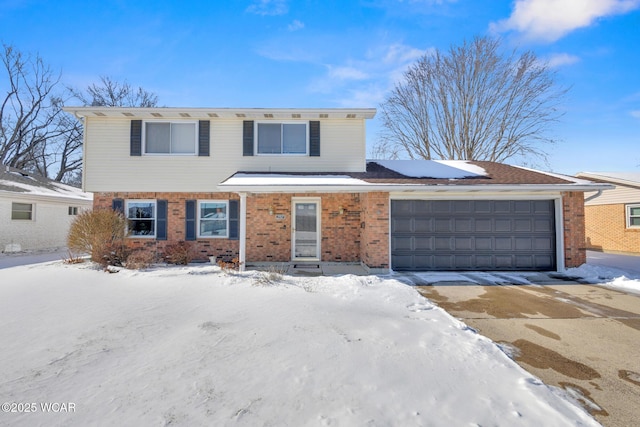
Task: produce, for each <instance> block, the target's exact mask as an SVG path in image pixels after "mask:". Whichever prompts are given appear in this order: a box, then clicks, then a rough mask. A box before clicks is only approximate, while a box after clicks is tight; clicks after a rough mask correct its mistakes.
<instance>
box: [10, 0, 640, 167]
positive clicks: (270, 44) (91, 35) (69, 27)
mask: <svg viewBox="0 0 640 427" xmlns="http://www.w3.org/2000/svg"><path fill="white" fill-rule="evenodd" d="M486 34H491V35H496V36H500V37H502V38H503V41H504V44H505V46H506V47H508V48H518V49H527V50H532V51H534V52H535V53H536V54H537V55H538V57H539V58H541V59H542V60H545V61H549V63H550V64H551V65H552V66H553V67H554V69H555V70H556V72H557V80H558V82H559V83H560V84H562V85H565V86H570V87H571V90H570V92H569V95H568V97H567V100H566V102H565V104H564V105H563V108H564V109H565V115H564V117H563V118H562V121H561V122H560V123H559V124H557V125H556V126H554V127H553V128H552V135H553V136H555V137H557V138H558V139H559V140H560V142H559V143H558V144H557V145H556V146H555V147H554V148H553V149H552V150H551V155H550V169H551V170H553V171H556V172H561V173H568V174H574V173H577V172H579V171H638V170H640V49H639V47H638V46H640V0H517V1H510V0H504V1H503V0H360V1H357V0H354V1H349V0H339V1H332V0H324V1H320V0H318V1H315V0H307V1H304V0H302V1H300V0H226V1H190V2H187V1H175V2H168V1H162V0H154V1H147V0H137V1H125V0H120V1H106V0H105V1H99V2H98V1H92V0H88V1H84V2H74V1H65V0H57V1H37V0H0V40H1V41H2V42H3V43H5V44H11V45H13V46H15V47H16V48H17V49H19V50H20V51H22V52H25V53H26V52H29V53H38V54H39V55H40V56H41V57H42V58H43V59H44V60H45V61H46V62H47V63H48V64H50V65H51V66H52V67H54V68H55V69H59V70H60V71H61V73H62V80H63V82H64V84H66V85H71V86H74V87H86V86H87V85H89V84H91V83H94V82H98V80H99V76H101V75H107V76H110V77H112V78H114V79H116V80H119V81H123V80H127V81H128V82H129V83H131V84H133V85H135V86H142V87H144V88H145V89H147V90H150V91H153V92H155V93H157V94H158V97H159V102H160V105H163V106H172V107H182V106H184V107H309V108H314V107H322V108H325V107H327V108H329V107H376V108H377V107H378V106H379V103H380V102H381V101H382V100H383V99H384V96H385V95H386V94H387V93H388V91H389V90H390V89H391V88H392V87H393V85H394V83H395V82H397V81H398V79H399V78H401V76H402V71H403V70H404V69H406V67H407V66H408V65H409V64H411V63H412V62H413V61H415V60H416V59H417V58H418V57H419V56H420V55H423V54H424V53H426V52H429V51H430V50H432V49H434V48H438V49H443V50H446V49H448V47H449V46H451V45H452V44H460V43H461V42H462V41H463V40H464V39H465V38H466V39H471V38H472V37H473V36H475V35H486ZM1 85H2V82H0V89H1ZM379 129H380V123H379V119H378V118H377V119H374V120H372V121H371V122H370V123H369V124H368V127H367V132H368V137H367V143H368V144H369V145H373V144H374V143H375V141H376V140H377V134H378V132H379ZM512 163H518V161H517V160H514V161H513V162H512Z"/></svg>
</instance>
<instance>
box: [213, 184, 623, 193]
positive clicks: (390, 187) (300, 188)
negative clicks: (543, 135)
mask: <svg viewBox="0 0 640 427" xmlns="http://www.w3.org/2000/svg"><path fill="white" fill-rule="evenodd" d="M609 188H612V187H611V186H610V185H608V184H530V185H526V184H518V185H499V184H496V185H450V186H449V185H416V184H404V185H403V184H365V185H225V184H224V183H222V184H219V185H218V189H219V190H220V191H230V192H234V193H238V192H245V193H299V192H315V193H320V192H322V193H334V192H345V193H366V192H376V191H382V192H394V193H430V194H433V193H448V194H458V193H483V194H484V193H504V192H513V193H536V192H537V193H543V192H548V193H557V192H560V191H578V192H588V191H597V190H600V189H609Z"/></svg>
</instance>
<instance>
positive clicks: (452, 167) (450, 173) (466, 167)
mask: <svg viewBox="0 0 640 427" xmlns="http://www.w3.org/2000/svg"><path fill="white" fill-rule="evenodd" d="M369 161H370V162H374V163H377V164H379V165H380V166H384V167H385V168H387V169H391V170H393V171H395V172H398V173H399V174H402V175H404V176H407V177H411V178H438V179H463V178H475V177H482V176H487V171H485V170H484V169H483V168H481V167H480V166H476V165H472V164H470V163H469V162H467V161H466V160H369Z"/></svg>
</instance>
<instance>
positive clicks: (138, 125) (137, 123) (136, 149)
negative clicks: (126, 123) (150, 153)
mask: <svg viewBox="0 0 640 427" xmlns="http://www.w3.org/2000/svg"><path fill="white" fill-rule="evenodd" d="M130 155H132V156H142V120H131V141H130Z"/></svg>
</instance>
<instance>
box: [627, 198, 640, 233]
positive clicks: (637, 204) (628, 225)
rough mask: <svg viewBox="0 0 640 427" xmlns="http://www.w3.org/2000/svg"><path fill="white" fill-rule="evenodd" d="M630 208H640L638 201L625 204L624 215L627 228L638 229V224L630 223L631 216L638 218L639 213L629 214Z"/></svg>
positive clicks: (639, 216)
mask: <svg viewBox="0 0 640 427" xmlns="http://www.w3.org/2000/svg"><path fill="white" fill-rule="evenodd" d="M631 209H640V203H633V204H629V205H625V217H626V223H627V228H630V229H633V230H638V229H640V225H632V224H631V218H640V215H631Z"/></svg>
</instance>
